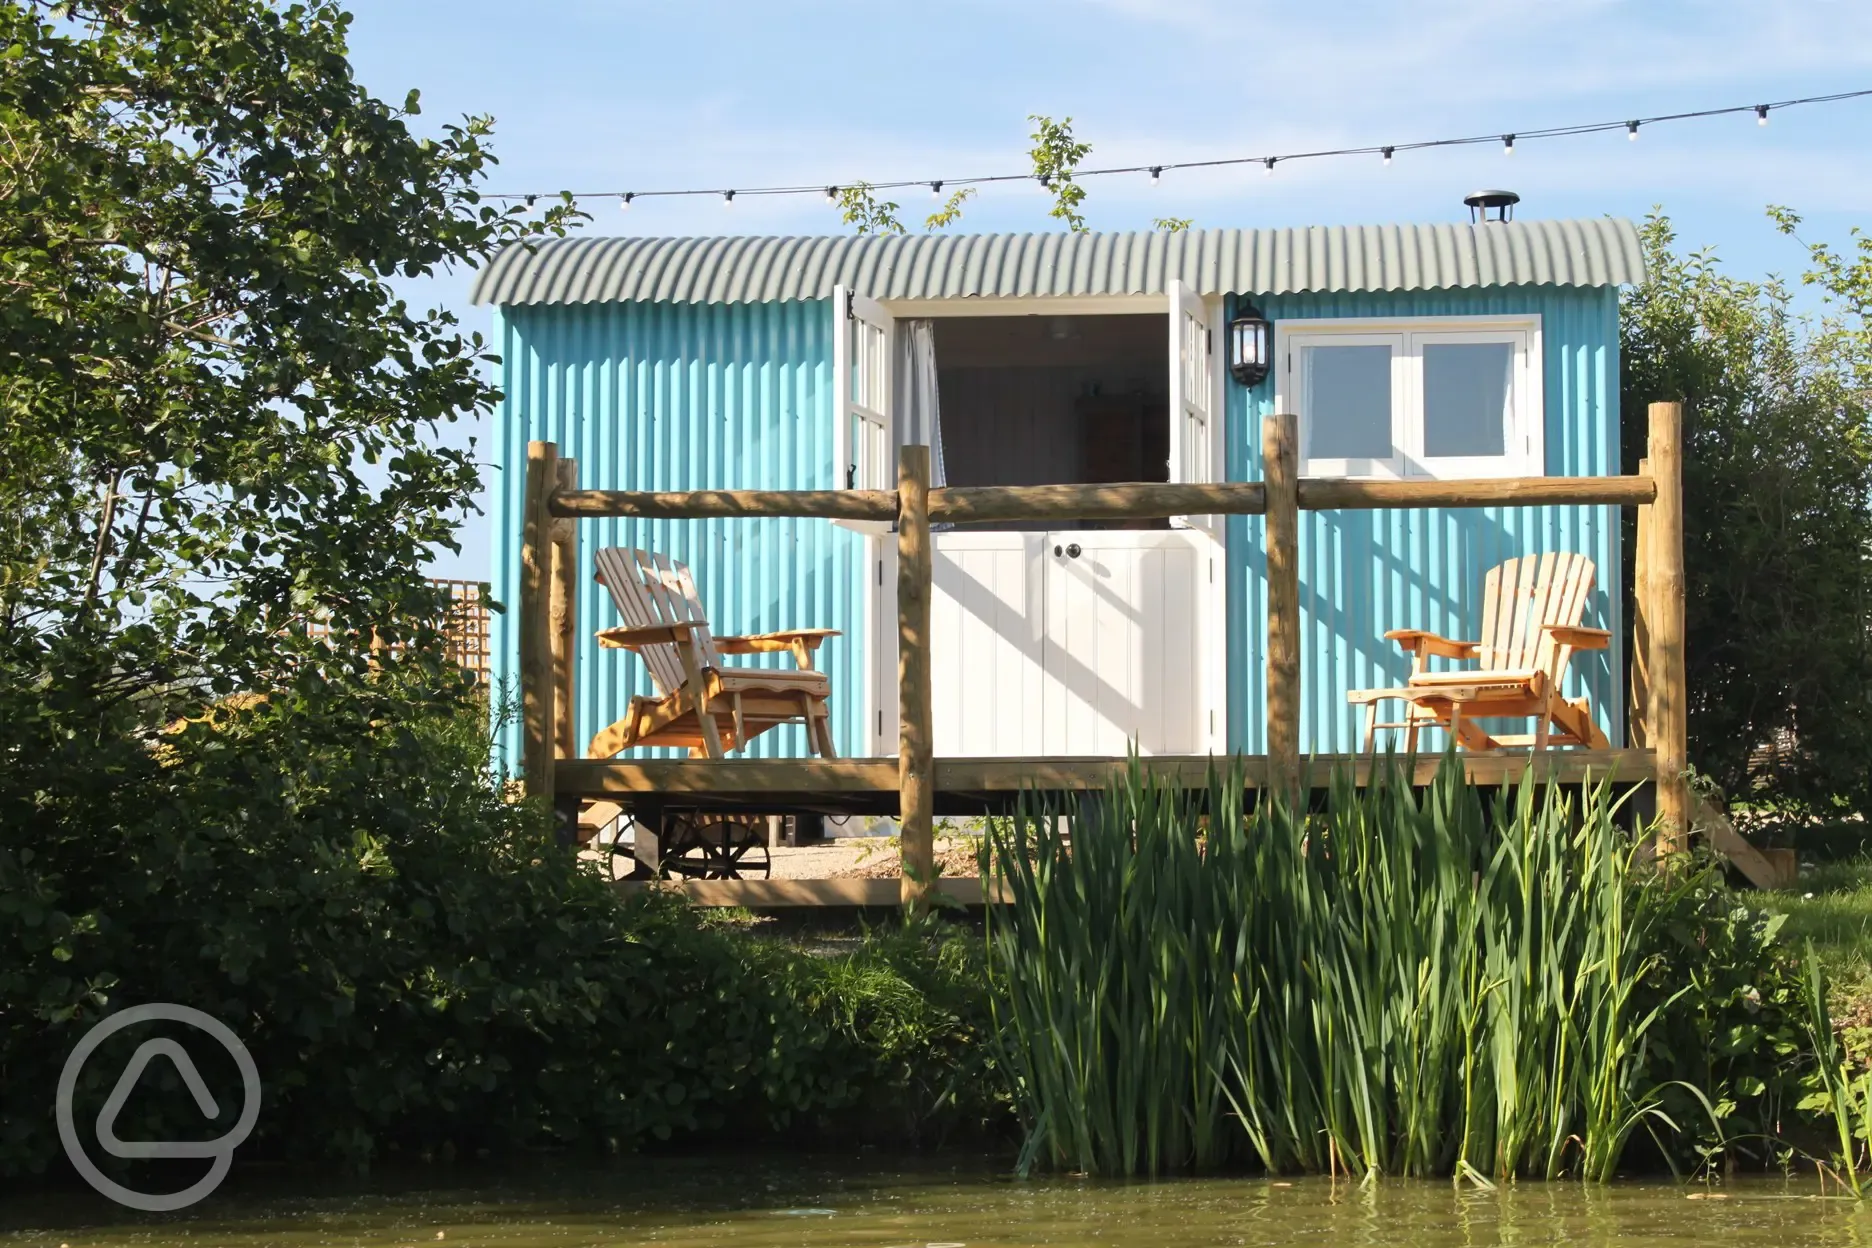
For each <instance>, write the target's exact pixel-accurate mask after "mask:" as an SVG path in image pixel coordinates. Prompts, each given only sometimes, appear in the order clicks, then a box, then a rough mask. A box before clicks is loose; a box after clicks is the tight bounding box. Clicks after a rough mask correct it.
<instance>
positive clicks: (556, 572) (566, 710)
mask: <svg viewBox="0 0 1872 1248" xmlns="http://www.w3.org/2000/svg"><path fill="white" fill-rule="evenodd" d="M553 488H554V491H555V492H557V491H559V490H576V489H577V488H578V461H577V460H573V459H562V460H560V461H559V462H558V466H557V469H556V471H555V472H554V474H553ZM547 515H548V517H549V520H548V523H549V525H550V528H549V531H548V532H549V537H550V546H551V577H550V583H549V587H548V594H547V617H548V619H549V621H550V624H551V628H552V666H553V672H552V686H553V781H554V784H553V789H554V793H555V797H554V802H553V818H554V821H555V822H554V830H555V831H556V832H557V833H558V836H559V841H560V843H561V844H564V845H575V844H577V843H578V838H579V826H578V824H579V799H578V796H577V795H576V794H564V793H559V792H558V772H559V766H558V764H559V760H561V759H568V758H577V757H578V756H579V746H578V683H577V681H578V566H579V559H578V521H577V520H576V519H574V518H571V517H553V516H552V513H551V509H550V508H548V509H547Z"/></svg>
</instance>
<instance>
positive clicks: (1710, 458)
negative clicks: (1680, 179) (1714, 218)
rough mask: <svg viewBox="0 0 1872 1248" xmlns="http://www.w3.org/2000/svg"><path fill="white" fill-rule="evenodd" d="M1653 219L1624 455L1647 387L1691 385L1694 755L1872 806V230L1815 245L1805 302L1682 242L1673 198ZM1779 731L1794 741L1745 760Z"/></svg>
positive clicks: (1638, 443) (1626, 403) (1791, 222)
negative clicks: (1802, 307)
mask: <svg viewBox="0 0 1872 1248" xmlns="http://www.w3.org/2000/svg"><path fill="white" fill-rule="evenodd" d="M1777 220H1778V221H1779V222H1780V224H1781V226H1782V228H1783V229H1784V230H1788V231H1792V230H1793V228H1794V227H1795V225H1796V224H1797V219H1796V218H1794V217H1793V216H1792V214H1788V213H1785V212H1782V213H1779V214H1778V215H1777ZM1643 237H1644V247H1645V255H1646V261H1647V265H1648V267H1649V273H1650V276H1649V279H1648V280H1647V281H1646V282H1645V284H1644V285H1642V286H1640V287H1638V288H1636V289H1634V290H1633V291H1632V292H1631V293H1630V294H1629V295H1627V296H1626V299H1625V303H1624V308H1623V318H1622V319H1623V338H1624V352H1623V358H1624V378H1623V386H1622V389H1623V410H1624V412H1625V420H1624V422H1623V431H1624V433H1623V436H1624V451H1623V461H1624V470H1625V471H1627V472H1632V471H1635V470H1636V468H1637V462H1638V459H1639V458H1640V457H1641V456H1642V455H1643V454H1644V437H1645V422H1644V411H1645V406H1646V404H1648V403H1650V402H1652V401H1654V400H1669V399H1681V400H1683V401H1684V403H1685V405H1686V406H1685V460H1684V499H1685V504H1684V505H1685V521H1684V546H1685V551H1684V557H1685V565H1686V572H1687V577H1688V585H1687V606H1686V615H1687V620H1686V623H1687V630H1688V632H1687V645H1686V650H1687V655H1688V667H1689V686H1690V699H1691V701H1690V740H1691V758H1692V761H1693V762H1694V763H1695V765H1696V766H1697V767H1698V768H1699V769H1700V770H1702V771H1703V772H1705V773H1707V774H1708V775H1709V776H1710V777H1712V778H1713V779H1714V780H1715V781H1716V782H1717V783H1718V784H1720V785H1721V786H1722V788H1723V789H1724V790H1725V791H1726V792H1728V793H1729V794H1730V795H1731V796H1733V797H1757V798H1772V799H1779V800H1781V801H1784V802H1787V803H1791V804H1792V805H1794V806H1795V807H1797V808H1800V807H1805V808H1814V807H1819V808H1830V807H1834V806H1835V805H1836V804H1839V803H1843V804H1844V805H1845V807H1847V808H1849V809H1852V810H1857V811H1860V812H1872V768H1868V767H1867V765H1866V760H1867V758H1868V757H1872V651H1869V650H1868V646H1867V626H1868V618H1869V614H1868V613H1869V612H1872V566H1869V565H1868V563H1867V557H1868V551H1869V550H1872V441H1869V440H1868V426H1867V416H1868V409H1867V402H1868V396H1869V395H1872V330H1869V327H1868V321H1867V316H1866V313H1867V310H1868V303H1869V300H1872V240H1865V239H1860V240H1859V242H1858V248H1857V254H1856V256H1855V257H1854V258H1853V259H1852V260H1850V261H1849V260H1847V259H1845V258H1842V257H1840V256H1838V255H1836V254H1835V253H1834V252H1833V251H1831V250H1829V249H1828V248H1826V247H1825V246H1816V247H1814V248H1813V249H1812V251H1811V255H1812V260H1813V269H1812V271H1811V272H1810V273H1808V275H1807V279H1806V280H1807V281H1808V282H1810V283H1813V284H1815V285H1816V286H1818V287H1819V289H1820V290H1821V292H1822V294H1823V296H1824V300H1825V302H1824V308H1823V312H1822V314H1821V315H1820V316H1818V317H1815V318H1802V317H1799V316H1797V315H1796V314H1795V313H1794V311H1793V309H1792V308H1791V306H1790V296H1789V292H1788V290H1787V289H1786V287H1785V286H1784V285H1783V284H1782V283H1781V282H1780V281H1778V280H1773V279H1770V280H1768V281H1763V282H1748V281H1741V280H1738V279H1736V278H1733V277H1730V276H1728V275H1727V274H1725V273H1724V272H1723V271H1722V269H1721V267H1720V266H1719V265H1718V263H1717V261H1716V258H1715V256H1714V255H1713V254H1712V253H1710V252H1708V251H1699V252H1694V253H1690V254H1687V255H1685V254H1681V253H1679V252H1678V251H1677V250H1675V248H1674V246H1673V244H1674V243H1675V234H1674V232H1673V230H1672V228H1671V224H1670V222H1669V220H1668V219H1666V218H1664V217H1663V216H1661V215H1654V216H1653V217H1651V219H1650V220H1649V221H1648V222H1647V223H1646V225H1645V227H1644V230H1643ZM1778 738H1779V739H1782V740H1787V739H1791V740H1792V741H1793V742H1794V743H1795V745H1796V747H1797V748H1795V749H1794V750H1793V751H1792V752H1789V753H1785V754H1782V755H1780V756H1779V759H1778V761H1777V764H1776V766H1775V767H1774V769H1773V771H1772V772H1771V773H1770V774H1767V775H1759V774H1757V775H1751V773H1750V770H1749V757H1750V754H1751V752H1753V751H1754V750H1755V749H1756V748H1757V747H1759V746H1762V745H1764V744H1767V743H1769V742H1771V741H1775V740H1777V739H1778Z"/></svg>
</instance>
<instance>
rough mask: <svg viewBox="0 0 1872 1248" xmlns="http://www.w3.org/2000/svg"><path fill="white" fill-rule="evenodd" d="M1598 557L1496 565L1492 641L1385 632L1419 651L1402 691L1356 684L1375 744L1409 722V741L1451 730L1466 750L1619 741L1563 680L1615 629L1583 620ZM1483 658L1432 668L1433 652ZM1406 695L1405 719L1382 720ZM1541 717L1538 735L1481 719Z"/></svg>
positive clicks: (1487, 584)
mask: <svg viewBox="0 0 1872 1248" xmlns="http://www.w3.org/2000/svg"><path fill="white" fill-rule="evenodd" d="M1592 588H1593V564H1592V560H1590V559H1588V558H1586V557H1585V556H1584V555H1575V554H1557V553H1552V552H1549V553H1548V554H1545V555H1528V556H1525V557H1523V558H1520V559H1510V560H1508V561H1507V562H1506V563H1504V564H1502V565H1501V566H1500V567H1498V568H1492V569H1490V571H1489V573H1488V577H1487V579H1486V580H1485V581H1484V582H1483V589H1482V602H1483V607H1482V640H1480V641H1451V640H1450V639H1449V638H1447V637H1439V636H1437V635H1436V634H1435V633H1428V632H1424V631H1423V630H1421V629H1415V628H1394V629H1392V630H1391V631H1390V632H1387V633H1386V634H1385V639H1386V640H1387V641H1395V642H1397V643H1398V645H1399V646H1400V647H1401V648H1402V649H1403V650H1404V651H1406V652H1407V653H1408V654H1410V655H1411V658H1412V663H1411V675H1410V680H1409V682H1408V683H1407V685H1406V686H1405V687H1404V688H1402V689H1354V690H1353V691H1351V692H1350V693H1348V694H1347V695H1346V698H1347V700H1348V701H1350V702H1352V703H1353V704H1354V705H1362V706H1363V707H1364V708H1365V749H1366V750H1367V751H1370V750H1371V749H1373V748H1374V747H1375V746H1376V744H1377V736H1378V729H1380V728H1402V729H1404V732H1405V748H1406V749H1407V750H1415V749H1416V748H1417V734H1418V731H1419V730H1420V729H1423V728H1426V727H1441V728H1445V729H1447V730H1448V731H1449V732H1450V734H1451V735H1452V736H1453V737H1454V738H1455V739H1456V741H1457V742H1458V743H1459V744H1460V745H1462V746H1463V747H1464V748H1466V749H1471V750H1491V749H1497V748H1500V747H1503V746H1522V745H1532V746H1534V747H1535V748H1536V749H1546V748H1547V747H1548V746H1550V745H1586V746H1593V747H1596V748H1600V749H1603V748H1606V747H1608V746H1609V745H1610V742H1608V741H1607V740H1606V735H1605V733H1603V732H1601V731H1600V730H1599V725H1598V724H1597V723H1595V722H1594V721H1593V717H1592V705H1591V702H1590V701H1589V700H1588V699H1586V698H1573V699H1570V700H1569V699H1567V698H1565V697H1563V696H1562V695H1561V692H1560V685H1561V681H1562V679H1563V678H1564V677H1565V676H1566V669H1567V663H1568V661H1569V660H1571V658H1572V657H1573V652H1574V651H1575V650H1603V649H1605V648H1606V647H1607V646H1608V645H1610V644H1611V641H1612V634H1611V633H1608V632H1606V631H1605V630H1604V629H1601V628H1582V627H1580V617H1581V616H1582V615H1583V614H1584V613H1585V610H1586V598H1587V596H1588V595H1589V594H1591V593H1592ZM1433 656H1434V657H1439V658H1446V659H1459V660H1473V661H1474V664H1475V665H1474V666H1473V667H1464V668H1454V669H1451V670H1447V671H1431V670H1430V664H1429V660H1430V659H1431V658H1432V657H1433ZM1386 701H1399V702H1403V703H1404V706H1405V710H1404V718H1403V719H1401V720H1395V721H1391V722H1388V723H1381V722H1379V719H1378V705H1379V703H1381V702H1386ZM1497 717H1501V718H1524V717H1532V718H1533V720H1534V731H1533V732H1532V733H1531V734H1515V735H1503V736H1499V737H1497V736H1491V735H1490V734H1489V733H1487V732H1485V731H1483V729H1482V727H1481V725H1480V724H1477V723H1476V722H1475V721H1476V720H1477V719H1485V718H1497Z"/></svg>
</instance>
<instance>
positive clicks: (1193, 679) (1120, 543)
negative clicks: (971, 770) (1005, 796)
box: [1041, 530, 1200, 755]
mask: <svg viewBox="0 0 1872 1248" xmlns="http://www.w3.org/2000/svg"><path fill="white" fill-rule="evenodd" d="M1198 540H1200V539H1198V538H1197V537H1195V536H1194V535H1192V534H1188V533H1181V532H1177V531H1174V530H1146V531H1132V530H1101V531H1086V532H1061V533H1052V534H1048V535H1046V545H1045V547H1044V548H1043V550H1042V552H1041V558H1042V562H1043V563H1044V564H1045V567H1046V573H1045V576H1044V578H1043V579H1044V581H1045V588H1046V613H1045V618H1044V623H1045V636H1046V646H1045V649H1044V653H1043V657H1042V660H1041V666H1042V670H1043V673H1044V691H1043V693H1042V701H1043V704H1044V705H1043V710H1042V719H1043V721H1044V723H1045V732H1044V736H1045V740H1046V743H1047V750H1046V753H1048V754H1066V755H1072V754H1123V753H1124V752H1125V751H1126V750H1127V749H1128V748H1129V747H1130V744H1131V742H1133V741H1136V742H1137V745H1138V749H1139V750H1140V751H1141V752H1142V753H1145V754H1194V753H1197V752H1198V751H1199V749H1200V734H1199V733H1198V731H1197V729H1198V711H1197V708H1198V705H1199V703H1200V697H1199V691H1198V689H1197V679H1198V673H1199V671H1200V664H1199V634H1198V630H1197V615H1196V592H1197V584H1198V578H1197V569H1198V567H1199V564H1200V561H1199V558H1198V554H1197V549H1196V545H1195V543H1196V541H1198ZM1075 552H1077V553H1075Z"/></svg>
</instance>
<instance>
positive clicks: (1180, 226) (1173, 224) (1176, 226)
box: [1151, 217, 1196, 234]
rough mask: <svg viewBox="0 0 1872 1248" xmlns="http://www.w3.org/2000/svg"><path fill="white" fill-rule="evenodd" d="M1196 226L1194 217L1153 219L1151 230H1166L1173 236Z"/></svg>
mask: <svg viewBox="0 0 1872 1248" xmlns="http://www.w3.org/2000/svg"><path fill="white" fill-rule="evenodd" d="M1195 224H1196V219H1195V218H1194V217H1152V218H1151V229H1153V230H1164V231H1166V232H1168V233H1171V234H1180V233H1182V232H1183V231H1184V230H1187V229H1189V228H1190V227H1191V226H1192V225H1195Z"/></svg>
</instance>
